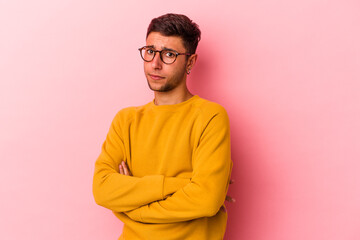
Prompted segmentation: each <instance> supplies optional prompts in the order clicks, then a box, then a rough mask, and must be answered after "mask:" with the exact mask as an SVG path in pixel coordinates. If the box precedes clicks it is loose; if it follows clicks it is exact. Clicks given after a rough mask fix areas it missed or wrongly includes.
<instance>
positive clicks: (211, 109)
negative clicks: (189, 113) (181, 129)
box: [193, 98, 228, 118]
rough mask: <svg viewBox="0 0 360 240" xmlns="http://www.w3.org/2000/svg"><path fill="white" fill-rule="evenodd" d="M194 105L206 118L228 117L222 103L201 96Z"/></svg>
mask: <svg viewBox="0 0 360 240" xmlns="http://www.w3.org/2000/svg"><path fill="white" fill-rule="evenodd" d="M193 107H194V108H196V110H197V111H198V112H199V116H202V117H204V118H213V117H214V116H219V117H223V118H228V114H227V112H226V109H225V108H224V107H223V106H222V105H220V104H218V103H216V102H212V101H209V100H207V99H204V98H199V99H198V101H196V102H195V103H194V105H193Z"/></svg>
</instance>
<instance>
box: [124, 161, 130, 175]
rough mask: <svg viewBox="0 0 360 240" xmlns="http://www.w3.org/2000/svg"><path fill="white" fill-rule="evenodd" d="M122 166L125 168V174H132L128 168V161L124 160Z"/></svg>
mask: <svg viewBox="0 0 360 240" xmlns="http://www.w3.org/2000/svg"><path fill="white" fill-rule="evenodd" d="M122 166H123V168H124V173H125V175H127V176H130V174H129V169H128V168H127V166H126V163H125V162H124V161H123V162H122Z"/></svg>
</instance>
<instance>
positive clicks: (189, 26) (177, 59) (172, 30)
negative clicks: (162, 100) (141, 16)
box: [140, 14, 201, 92]
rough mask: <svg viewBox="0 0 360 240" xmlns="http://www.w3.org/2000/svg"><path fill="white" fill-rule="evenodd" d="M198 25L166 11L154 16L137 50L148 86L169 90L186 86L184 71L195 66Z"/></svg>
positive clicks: (198, 38) (198, 33)
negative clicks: (144, 43) (163, 13)
mask: <svg viewBox="0 0 360 240" xmlns="http://www.w3.org/2000/svg"><path fill="white" fill-rule="evenodd" d="M200 34H201V33H200V30H199V28H198V25H197V24H196V23H194V22H192V21H191V20H190V19H189V18H188V17H186V16H184V15H179V14H166V15H163V16H160V17H158V18H154V19H153V20H152V21H151V23H150V25H149V27H148V31H147V34H146V46H145V47H143V48H141V49H140V52H141V54H142V57H143V59H144V61H145V62H144V72H145V76H146V78H147V80H148V84H149V87H150V89H152V90H154V91H158V92H168V91H171V90H174V89H185V88H186V74H189V73H190V70H191V68H192V67H193V66H194V64H195V62H196V59H197V54H195V52H196V48H197V45H198V42H199V40H200Z"/></svg>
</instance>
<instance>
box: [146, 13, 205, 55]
mask: <svg viewBox="0 0 360 240" xmlns="http://www.w3.org/2000/svg"><path fill="white" fill-rule="evenodd" d="M152 32H159V33H161V34H162V35H164V36H178V37H180V38H181V39H182V41H183V44H184V47H185V49H186V51H187V52H188V53H191V54H194V53H195V52H196V48H197V45H198V43H199V41H200V38H201V31H200V29H199V26H198V25H197V24H196V23H195V22H193V21H191V20H190V18H188V17H187V16H185V15H182V14H174V13H168V14H165V15H162V16H160V17H157V18H154V19H153V20H151V22H150V24H149V27H148V30H147V33H146V38H147V37H148V36H149V34H150V33H152Z"/></svg>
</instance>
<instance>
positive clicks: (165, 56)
mask: <svg viewBox="0 0 360 240" xmlns="http://www.w3.org/2000/svg"><path fill="white" fill-rule="evenodd" d="M139 51H140V56H141V58H142V59H143V60H144V61H145V62H151V61H152V60H153V59H154V57H155V55H156V53H157V52H158V53H159V54H160V59H161V61H162V62H163V63H165V64H172V63H174V62H175V61H176V58H177V56H179V55H186V56H191V55H192V54H191V53H178V52H176V51H175V50H172V49H163V50H155V49H154V48H153V47H146V46H145V47H142V48H139Z"/></svg>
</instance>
